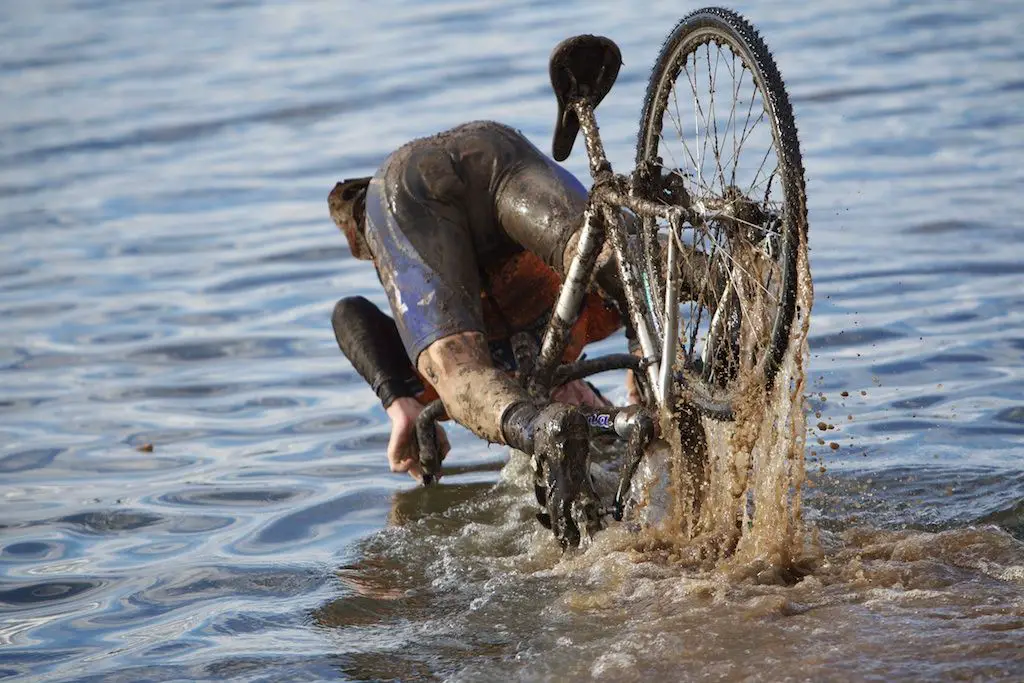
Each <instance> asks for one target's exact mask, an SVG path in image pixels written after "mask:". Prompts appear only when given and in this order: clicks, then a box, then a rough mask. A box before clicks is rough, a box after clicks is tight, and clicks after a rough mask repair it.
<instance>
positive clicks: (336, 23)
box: [0, 0, 1024, 681]
mask: <svg viewBox="0 0 1024 683" xmlns="http://www.w3.org/2000/svg"><path fill="white" fill-rule="evenodd" d="M693 8H695V6H693V7H691V6H685V5H680V4H679V3H677V2H667V1H666V2H651V3H647V7H646V8H645V9H644V10H642V11H641V10H639V9H637V8H636V7H634V6H633V5H632V4H629V3H614V2H579V1H575V0H572V1H569V2H562V3H558V4H550V3H539V2H529V1H526V0H521V1H512V2H506V3H502V4H492V3H473V2H444V1H442V2H433V3H429V4H422V3H415V2H411V1H409V0H384V1H382V2H377V3H313V2H283V1H282V2H272V1H267V2H246V1H239V2H216V3H213V2H198V1H188V2H177V1H172V0H166V1H163V2H161V1H157V0H147V1H144V2H133V3H114V2H109V1H107V0H92V1H84V0H80V1H77V2H75V1H71V0H66V1H61V0H46V1H43V2H31V3H30V2H27V1H25V2H20V1H14V2H9V3H5V4H4V5H3V7H2V8H0V90H2V92H3V100H2V103H0V234H2V242H0V322H2V330H3V331H2V333H0V386H2V389H0V497H2V504H0V505H2V507H0V677H11V678H14V679H25V680H47V681H57V680H62V681H63V680H68V681H70V680H76V681H84V680H95V681H100V680H103V681H116V680H124V681H137V680H156V681H159V680H181V679H187V680H203V679H206V680H210V679H218V680H220V679H227V678H230V679H238V680H323V679H352V680H379V679H389V678H399V679H405V680H409V679H415V678H420V679H432V678H437V679H450V680H466V681H469V680H508V679H521V680H564V679H567V678H570V679H571V678H578V679H590V678H594V679H599V680H640V679H644V680H649V679H651V678H652V677H654V678H656V679H668V680H680V679H682V680H689V679H697V678H709V679H715V680H723V679H724V680H783V679H792V680H805V679H806V680H850V679H860V680H872V679H873V680H897V679H901V680H938V679H946V680H959V679H971V680H991V679H1005V680H1020V679H1021V678H1024V654H1022V653H1024V601H1022V598H1021V595H1022V588H1024V542H1022V539H1024V502H1022V501H1024V468H1022V466H1021V463H1022V456H1024V390H1022V387H1024V370H1022V368H1024V364H1022V363H1021V357H1022V353H1024V265H1022V264H1024V238H1022V236H1021V235H1022V232H1021V230H1020V220H1019V216H1021V215H1022V213H1024V197H1022V194H1021V193H1020V190H1019V188H1020V187H1021V186H1022V183H1024V171H1022V166H1021V164H1020V163H1019V161H1020V159H1021V158H1022V155H1024V113H1022V112H1024V107H1022V106H1021V105H1022V104H1024V100H1022V95H1024V76H1022V73H1024V72H1022V69H1021V66H1022V64H1024V43H1022V42H1021V41H1020V39H1019V36H1020V34H1021V32H1022V30H1024V5H1021V4H1020V3H1018V2H1013V1H1011V0H1005V1H1003V2H990V3H986V4H984V5H981V4H978V3H959V2H932V3H925V4H920V3H911V2H899V1H886V0H859V1H857V2H852V1H847V0H839V1H837V2H830V3H816V4H815V3H797V2H783V1H779V2H760V3H748V2H743V3H739V4H738V6H737V9H739V10H741V11H743V12H744V13H745V14H747V15H748V16H749V18H750V19H751V20H752V21H753V22H754V23H755V24H756V25H757V26H758V27H759V28H760V29H761V31H762V34H763V35H764V36H765V38H766V40H767V42H768V44H769V45H770V46H771V48H772V50H773V51H774V53H775V56H776V59H777V61H778V63H779V66H780V69H781V71H782V73H783V75H784V77H785V78H786V81H787V86H788V89H789V92H790V94H791V97H792V99H793V104H794V108H795V110H796V114H797V123H798V126H799V128H800V132H801V143H802V146H803V153H804V160H805V166H806V168H807V178H808V194H809V202H810V222H811V242H810V246H811V268H812V271H813V273H814V278H815V294H816V300H815V308H814V314H813V319H812V325H811V331H810V347H811V352H810V353H811V355H810V363H809V367H808V377H809V380H810V381H809V385H808V390H809V407H810V410H811V411H812V413H813V412H817V413H820V417H812V416H809V421H808V424H809V425H810V426H811V427H812V430H811V433H809V435H808V451H807V460H808V471H809V474H810V476H811V479H810V482H811V484H812V486H811V487H810V488H809V489H807V490H806V491H805V492H804V500H805V517H806V518H807V519H808V521H809V523H810V524H811V526H812V527H813V528H815V529H817V533H818V538H819V543H820V547H821V549H822V557H821V559H820V563H819V565H818V568H817V570H816V571H815V572H814V573H813V574H812V575H811V576H810V577H808V578H806V579H805V580H804V581H802V582H801V583H799V584H797V585H796V586H793V587H780V586H776V585H761V584H759V583H758V582H757V581H755V580H753V579H752V578H751V577H749V576H744V575H731V574H729V573H728V572H706V573H701V572H693V571H685V570H683V569H680V568H679V567H678V566H677V565H675V564H674V563H673V562H672V558H671V557H669V556H667V554H659V553H658V552H655V551H644V552H641V551H640V550H637V549H636V548H635V539H634V538H633V537H631V536H629V535H628V534H626V533H625V532H624V531H623V530H622V529H621V528H620V529H613V530H611V531H609V532H608V533H607V534H605V535H604V536H603V537H602V538H601V539H600V541H599V543H598V544H597V546H596V547H594V548H592V549H591V550H589V551H588V552H587V553H585V554H583V555H581V556H578V557H576V556H572V557H564V556H563V555H562V554H561V553H560V552H559V551H558V550H557V548H556V547H555V546H554V544H553V542H552V541H551V540H550V539H549V538H548V535H547V534H546V533H545V532H542V530H539V529H538V527H537V525H536V523H535V522H534V521H533V518H532V513H533V507H532V504H531V497H532V494H531V493H530V492H529V490H528V488H527V487H525V486H523V483H524V479H523V472H522V471H521V468H519V467H518V466H516V465H512V466H509V467H507V468H505V469H504V470H503V469H502V467H503V465H504V463H505V462H506V460H507V457H508V455H507V453H506V452H504V451H503V450H502V449H499V448H496V447H491V448H488V447H487V446H486V445H484V444H481V443H479V442H478V441H476V440H475V439H474V438H472V437H471V436H469V435H468V434H466V433H464V432H460V431H458V430H454V431H450V433H451V435H452V438H453V442H454V454H453V456H452V458H451V464H452V467H451V468H450V469H449V476H448V477H447V479H446V480H445V484H444V485H443V486H442V487H440V488H437V489H434V490H430V491H424V490H419V489H416V488H413V487H412V486H411V485H410V484H409V483H408V482H407V481H406V480H405V479H403V478H401V477H396V476H393V475H390V474H389V473H387V471H386V468H385V458H384V453H383V452H384V447H385V445H386V443H387V436H388V425H387V422H386V417H385V415H384V413H383V411H382V410H381V409H380V407H379V405H376V404H375V399H374V397H373V394H372V393H371V392H370V391H369V389H367V388H366V387H365V386H364V385H363V383H362V381H361V380H360V379H359V378H358V376H357V375H356V374H355V373H354V372H353V370H352V369H351V367H350V366H349V365H348V363H347V362H346V361H345V360H344V359H343V358H342V357H341V355H340V354H339V353H338V351H337V348H336V347H335V345H334V341H333V337H332V334H331V330H330V325H329V322H328V319H329V315H330V311H331V308H332V306H333V303H334V301H335V300H337V299H338V298H340V297H342V296H346V295H352V294H362V295H364V296H367V297H368V298H370V299H371V300H373V301H376V302H377V303H379V304H381V305H385V298H384V296H383V293H382V292H381V291H380V290H379V285H378V284H377V281H376V278H375V277H374V274H373V271H372V268H371V267H369V266H368V265H367V264H365V263H360V262H355V261H353V260H352V259H350V258H349V255H348V252H347V249H346V248H345V246H344V241H343V239H342V238H341V236H340V235H339V234H338V233H337V231H336V229H335V228H334V227H333V226H332V224H331V223H330V221H329V219H328V217H327V210H326V194H327V191H328V190H329V189H330V188H331V186H332V185H333V183H334V182H335V181H336V180H338V179H341V178H344V177H350V176H354V175H358V174H366V173H370V172H372V171H373V169H374V168H375V166H376V164H377V163H378V162H379V161H380V160H381V159H382V158H383V156H384V155H386V154H387V152H388V151H390V150H391V149H393V148H394V147H395V146H397V145H398V144H401V143H402V142H404V141H405V140H407V139H409V138H411V137H414V136H417V135H423V134H427V133H431V132H434V131H436V130H439V129H441V128H443V127H447V126H450V125H454V124H457V123H460V122H462V121H464V120H467V119H470V118H497V119H500V120H502V121H505V122H508V123H510V124H512V125H515V126H516V127H518V128H520V129H521V130H522V131H523V132H524V133H525V134H527V135H528V136H529V137H530V138H531V139H533V140H534V141H535V142H536V143H537V144H538V145H539V146H541V147H542V148H547V146H548V145H549V140H550V133H551V128H552V124H553V121H554V115H555V114H554V112H555V105H554V99H553V98H552V97H551V95H550V88H549V85H548V81H547V56H548V53H549V51H550V49H551V47H552V46H553V45H554V44H555V43H556V42H557V41H558V40H560V39H561V38H563V37H565V36H567V35H570V34H573V33H581V32H593V33H601V34H605V35H608V36H610V37H612V38H614V39H615V40H616V41H617V42H618V43H619V45H620V47H621V48H622V52H623V55H624V59H625V64H624V66H623V69H622V72H621V75H620V78H619V82H618V83H617V84H616V86H615V89H614V91H613V92H612V93H611V95H610V96H609V97H608V99H607V100H606V101H605V103H603V104H602V105H601V108H600V110H599V112H598V114H599V120H600V123H601V125H602V134H603V137H604V140H605V142H606V145H607V147H608V152H609V157H610V159H611V160H612V162H613V163H614V164H615V165H616V166H617V167H618V168H619V169H621V170H625V169H626V168H628V166H629V164H630V161H631V159H632V155H633V145H634V142H635V135H636V130H637V124H638V121H637V119H638V117H639V113H640V106H641V99H642V95H643V91H644V88H645V86H646V79H647V77H648V70H649V68H650V65H651V64H653V62H654V58H655V55H656V54H657V50H658V48H659V46H660V44H661V41H662V39H663V37H664V36H665V35H666V34H667V33H668V31H669V30H670V29H671V27H672V26H673V25H674V23H675V22H676V21H677V20H678V18H679V17H680V16H681V15H682V14H683V13H685V12H686V11H688V10H690V9H693ZM577 152H579V150H577ZM566 165H567V166H568V167H569V168H570V169H571V170H572V171H574V172H576V173H577V174H578V175H581V176H585V170H586V167H585V160H584V158H583V156H582V155H581V154H579V153H577V154H575V155H574V156H573V157H571V158H570V160H569V161H568V162H567V164H566ZM614 344H615V341H614V340H613V342H612V343H611V345H612V346H614ZM599 385H600V387H601V388H602V389H603V390H605V391H607V392H609V393H610V394H611V395H613V396H621V395H622V393H621V392H622V389H621V378H620V377H617V376H609V377H603V378H601V379H600V384H599ZM842 392H846V395H844V394H843V393H842ZM819 421H822V422H824V423H825V424H826V425H832V426H833V428H832V429H825V430H824V431H825V433H824V434H821V435H819V434H818V430H817V428H816V425H817V423H818V422H819ZM819 436H820V437H821V438H822V439H823V440H824V441H826V444H827V443H828V442H832V441H834V442H836V443H838V444H839V445H840V448H839V449H838V450H836V451H833V450H832V449H830V448H828V447H827V445H825V447H824V448H822V447H821V446H820V445H819V444H818V442H817V439H818V438H819ZM143 444H152V445H153V449H152V451H151V452H146V451H140V450H138V449H137V447H139V446H141V445H143Z"/></svg>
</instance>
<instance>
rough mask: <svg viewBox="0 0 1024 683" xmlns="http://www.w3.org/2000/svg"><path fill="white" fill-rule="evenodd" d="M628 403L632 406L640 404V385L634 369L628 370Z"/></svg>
mask: <svg viewBox="0 0 1024 683" xmlns="http://www.w3.org/2000/svg"><path fill="white" fill-rule="evenodd" d="M626 403H627V404H628V405H631V406H637V405H640V387H639V386H638V385H637V383H636V377H634V376H633V371H632V370H627V371H626Z"/></svg>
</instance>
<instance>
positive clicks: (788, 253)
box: [632, 7, 807, 420]
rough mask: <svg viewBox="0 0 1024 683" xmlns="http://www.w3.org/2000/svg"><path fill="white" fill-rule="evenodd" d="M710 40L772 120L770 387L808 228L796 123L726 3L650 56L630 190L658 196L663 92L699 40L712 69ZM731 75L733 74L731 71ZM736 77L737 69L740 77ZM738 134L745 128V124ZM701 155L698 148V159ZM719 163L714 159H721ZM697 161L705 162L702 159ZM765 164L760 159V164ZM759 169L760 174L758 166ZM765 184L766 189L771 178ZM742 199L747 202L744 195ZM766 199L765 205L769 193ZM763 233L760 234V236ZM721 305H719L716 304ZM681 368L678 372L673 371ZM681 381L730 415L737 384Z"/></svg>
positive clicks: (649, 309) (714, 410) (649, 239)
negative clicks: (776, 200)
mask: <svg viewBox="0 0 1024 683" xmlns="http://www.w3.org/2000/svg"><path fill="white" fill-rule="evenodd" d="M711 43H714V44H715V45H716V46H717V48H718V50H719V56H720V55H721V48H722V46H723V45H725V46H727V47H728V48H729V49H730V50H731V51H732V54H733V60H734V64H735V57H737V56H738V57H739V59H740V60H741V66H742V67H743V68H744V69H747V70H749V72H750V73H751V74H752V76H753V83H754V85H756V87H757V90H758V91H759V92H760V97H761V101H762V104H763V108H764V112H765V113H766V114H767V116H768V118H769V120H770V125H771V140H772V142H771V144H772V145H773V146H774V148H775V152H776V155H777V159H778V165H777V167H776V168H777V169H778V171H779V174H778V175H779V177H780V179H781V186H782V191H783V193H784V196H785V202H784V207H783V211H782V217H781V219H782V225H781V228H780V230H779V233H780V241H781V245H780V246H781V248H780V252H781V255H780V257H779V258H778V259H777V261H779V262H781V263H779V264H778V265H779V270H781V278H780V280H779V282H778V283H777V285H775V286H777V287H778V291H779V295H778V299H779V300H778V306H777V311H776V313H775V316H774V320H773V322H772V324H771V333H770V339H766V340H765V344H766V348H764V349H763V354H764V358H763V363H762V364H761V366H760V367H761V368H763V372H764V383H765V386H766V387H771V386H772V383H773V382H774V379H775V375H776V374H777V372H778V370H779V367H780V365H781V362H782V359H783V356H784V354H785V352H786V349H787V347H788V344H789V332H790V328H791V326H792V322H793V319H794V316H795V312H796V293H797V257H798V254H799V249H800V248H801V244H802V240H804V239H805V237H806V230H807V207H806V189H805V182H804V171H803V161H802V157H801V154H800V145H799V140H798V136H797V129H796V123H795V121H794V117H793V110H792V107H791V105H790V103H789V97H788V95H787V93H786V89H785V85H784V83H783V81H782V77H781V76H780V74H779V70H778V67H777V66H776V64H775V60H774V58H773V57H772V55H771V52H770V51H769V50H768V48H767V46H766V45H765V43H764V41H763V40H762V39H761V37H760V35H759V34H758V32H757V31H756V30H755V29H754V27H753V26H752V25H751V24H750V23H749V22H747V21H746V20H745V19H744V18H743V17H742V16H740V15H738V14H736V13H734V12H732V11H730V10H726V9H721V8H715V7H710V8H705V9H701V10H697V11H695V12H692V13H691V14H689V15H687V16H685V17H684V18H683V19H682V20H680V21H679V23H678V24H677V25H676V26H675V28H674V29H673V30H672V31H671V32H670V33H669V35H668V37H667V38H666V40H665V42H664V44H663V45H662V48H661V50H660V53H659V55H658V58H657V60H656V62H655V66H654V69H653V71H652V73H651V77H650V80H649V82H648V86H647V91H646V95H645V98H644V107H643V112H642V115H641V118H640V130H639V133H638V135H637V149H636V171H635V173H634V179H633V181H634V191H635V192H637V193H638V194H639V195H640V196H646V197H647V198H656V197H659V196H663V193H662V188H661V187H660V186H657V185H656V182H657V181H656V179H655V178H654V170H655V169H656V168H658V167H662V168H663V167H664V161H663V159H662V158H661V157H660V156H659V145H660V142H661V137H662V132H663V127H664V119H665V115H666V110H667V109H668V106H669V95H670V94H673V93H674V88H675V84H676V80H677V79H678V78H679V76H680V73H681V71H682V70H683V69H684V68H685V67H686V64H687V60H688V58H689V56H690V55H694V66H695V67H696V65H697V51H698V50H699V49H700V48H701V47H702V46H704V45H707V46H708V47H707V51H708V71H709V73H710V71H711V66H712V65H711V53H710V50H711ZM714 68H715V70H716V72H717V70H718V68H719V62H718V61H717V59H716V62H715V64H714ZM733 75H734V77H735V74H733ZM687 78H688V79H689V70H687ZM742 78H743V77H742V75H741V76H740V81H741V82H742ZM696 81H697V77H696V76H694V83H695V84H696ZM687 83H688V84H689V83H690V81H689V80H688V81H687ZM693 91H694V92H693V94H694V98H695V99H696V98H697V96H698V93H697V88H696V85H695V86H694V88H693ZM710 92H711V103H712V111H711V114H712V119H713V121H714V122H715V125H716V128H715V136H716V140H715V148H714V149H715V151H716V152H717V151H718V146H717V145H718V140H717V135H718V130H717V118H715V112H714V93H715V83H714V79H713V78H712V83H711V86H710ZM753 101H754V96H753V95H752V96H751V105H752V104H753ZM734 107H735V104H734ZM751 108H752V107H751ZM676 109H677V112H678V102H676ZM702 113H703V112H702ZM733 115H735V111H733ZM737 121H738V119H737ZM748 121H749V113H748ZM704 124H705V141H704V144H705V146H706V145H707V137H708V134H709V132H710V125H709V124H708V121H707V119H705V120H704ZM677 125H678V124H677ZM755 125H756V124H755ZM735 127H736V126H734V130H733V134H734V138H733V142H734V145H735V143H736V138H735ZM678 128H679V130H680V134H682V132H681V126H678ZM744 133H746V130H745V129H744ZM745 139H746V138H741V140H740V147H742V145H743V144H745ZM726 141H727V140H726ZM739 154H740V150H739V149H735V150H734V161H733V163H734V167H733V179H734V180H735V175H736V168H737V167H738V166H739V159H738V157H739ZM690 158H691V160H692V159H693V157H692V156H691V157H690ZM700 158H701V157H700V154H699V151H698V156H697V159H700ZM766 158H767V155H766ZM718 161H719V162H720V159H718ZM700 163H703V161H702V162H700ZM763 165H764V162H762V166H763ZM718 170H719V173H720V174H721V175H722V176H723V177H722V184H723V190H724V189H725V187H724V183H725V179H724V173H722V167H721V166H719V168H718ZM758 173H760V170H759V171H758ZM773 174H774V171H773ZM659 177H660V175H659ZM680 177H681V178H683V175H682V174H680ZM698 177H699V176H698ZM755 181H756V177H755ZM712 183H714V180H712ZM768 186H769V192H770V187H771V179H770V178H769V180H768ZM751 189H753V187H752V188H751ZM745 201H749V200H746V199H745ZM765 202H766V204H767V202H768V200H767V197H766V199H765ZM640 218H641V220H642V228H643V229H642V230H641V240H642V252H643V254H642V263H641V264H637V263H636V262H635V261H636V260H634V263H633V264H632V267H634V268H636V269H637V270H638V271H640V273H641V275H642V279H643V282H644V283H645V285H646V289H645V291H646V298H645V302H644V308H645V310H644V311H643V314H644V318H645V320H646V321H647V323H648V325H649V327H650V329H651V330H652V331H655V330H657V329H658V302H661V301H664V284H663V283H664V273H663V269H662V263H661V261H662V254H661V249H662V247H661V243H660V242H659V241H658V238H657V235H656V226H655V225H654V219H652V218H649V217H643V216H641V217H640ZM767 239H768V238H767V237H766V238H765V241H766V242H767ZM737 267H738V266H737ZM709 272H710V266H709ZM719 303H720V304H721V302H719ZM739 308H740V309H742V304H739ZM747 317H751V316H747ZM659 341H660V342H661V343H662V344H664V342H665V339H664V336H661V337H660V339H659ZM680 374H681V373H677V376H678V375H680ZM680 381H681V383H682V384H681V385H677V388H678V389H680V390H681V391H682V392H683V394H684V395H685V400H687V401H688V402H689V403H690V404H692V405H694V406H695V407H696V408H697V409H698V410H699V411H700V412H701V413H703V414H704V415H707V416H709V417H711V418H714V419H718V420H731V419H734V417H735V415H734V411H733V399H734V396H733V395H732V392H733V391H735V388H736V387H735V386H734V387H733V388H732V390H729V391H725V390H723V389H722V388H721V387H710V386H707V385H705V384H704V383H703V382H702V381H701V380H700V379H699V378H697V379H696V380H695V379H694V377H692V376H689V375H682V377H680Z"/></svg>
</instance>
